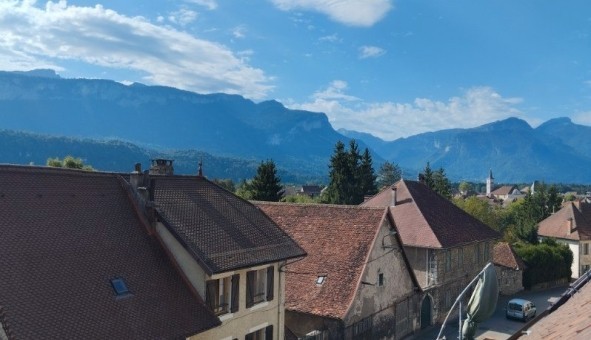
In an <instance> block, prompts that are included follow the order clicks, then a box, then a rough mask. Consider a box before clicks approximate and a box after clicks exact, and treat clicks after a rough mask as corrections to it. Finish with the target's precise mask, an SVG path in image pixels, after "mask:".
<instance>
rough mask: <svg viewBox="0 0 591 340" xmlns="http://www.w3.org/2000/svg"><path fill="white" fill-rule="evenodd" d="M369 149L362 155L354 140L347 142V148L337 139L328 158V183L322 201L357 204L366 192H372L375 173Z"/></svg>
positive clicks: (373, 190)
mask: <svg viewBox="0 0 591 340" xmlns="http://www.w3.org/2000/svg"><path fill="white" fill-rule="evenodd" d="M371 163H372V160H371V155H370V154H369V150H367V149H366V150H365V152H364V154H363V156H361V155H360V154H359V147H358V146H357V143H356V142H355V140H351V142H350V143H349V150H348V151H347V150H345V144H343V142H341V141H339V142H337V144H336V145H335V150H334V153H333V155H332V156H331V158H330V165H329V168H330V173H329V177H330V183H329V184H328V187H327V190H326V193H325V194H324V197H323V202H325V203H332V204H359V203H361V202H363V197H364V195H366V194H374V193H375V192H376V190H375V175H374V170H373V166H372V164H371Z"/></svg>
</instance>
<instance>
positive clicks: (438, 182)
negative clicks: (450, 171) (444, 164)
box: [421, 162, 451, 200]
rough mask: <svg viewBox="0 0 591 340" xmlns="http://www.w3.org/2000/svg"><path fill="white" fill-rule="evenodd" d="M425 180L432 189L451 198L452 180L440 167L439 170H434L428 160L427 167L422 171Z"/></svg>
mask: <svg viewBox="0 0 591 340" xmlns="http://www.w3.org/2000/svg"><path fill="white" fill-rule="evenodd" d="M421 177H422V179H423V182H424V183H425V185H426V186H427V187H429V188H430V189H431V190H433V191H435V192H436V193H438V194H439V195H441V196H443V197H445V198H447V199H448V200H449V199H451V182H450V181H449V179H448V178H447V176H446V175H445V170H443V168H439V170H437V171H435V172H433V170H431V165H430V164H429V162H427V165H426V166H425V169H423V172H422V173H421Z"/></svg>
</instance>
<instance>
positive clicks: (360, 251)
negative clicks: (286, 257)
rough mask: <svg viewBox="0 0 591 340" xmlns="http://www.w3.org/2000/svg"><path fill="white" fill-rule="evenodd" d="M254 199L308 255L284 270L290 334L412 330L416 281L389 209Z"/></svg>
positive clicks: (348, 335) (356, 335)
mask: <svg viewBox="0 0 591 340" xmlns="http://www.w3.org/2000/svg"><path fill="white" fill-rule="evenodd" d="M255 204H256V205H257V207H259V209H260V210H261V211H263V212H264V213H265V214H266V215H267V216H269V217H270V218H272V219H273V220H274V221H275V222H276V223H277V224H278V225H279V226H280V227H281V228H282V229H283V230H284V231H285V232H286V233H287V234H289V236H291V237H292V238H293V239H294V240H295V241H296V242H297V243H298V244H300V245H301V246H302V248H303V249H304V250H305V251H306V253H307V254H308V255H307V256H306V257H305V258H303V259H302V260H297V261H293V262H290V263H288V264H287V266H286V267H285V269H284V271H285V285H286V288H285V291H286V296H285V299H286V301H285V308H286V312H285V324H286V327H287V328H288V334H291V335H293V336H294V337H297V338H302V339H303V338H307V339H378V338H386V339H400V338H402V337H405V336H407V335H409V334H412V333H413V332H414V331H416V330H417V326H418V313H419V311H418V310H417V308H416V306H417V305H418V303H419V297H420V292H419V286H418V283H417V282H416V280H415V278H414V276H413V275H412V274H411V269H410V264H409V262H408V260H407V259H406V256H405V253H404V249H403V247H402V245H401V242H400V235H399V233H398V231H397V230H396V228H395V227H394V224H393V221H392V220H391V215H390V214H389V213H388V209H389V208H374V207H359V206H341V205H325V204H293V203H270V202H256V203H255Z"/></svg>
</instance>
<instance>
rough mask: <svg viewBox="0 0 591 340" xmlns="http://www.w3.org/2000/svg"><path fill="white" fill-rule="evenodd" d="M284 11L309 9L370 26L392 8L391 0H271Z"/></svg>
mask: <svg viewBox="0 0 591 340" xmlns="http://www.w3.org/2000/svg"><path fill="white" fill-rule="evenodd" d="M271 1H272V2H273V4H275V6H277V8H279V9H280V10H283V11H291V10H297V9H301V10H308V11H315V12H319V13H322V14H325V15H328V17H330V18H331V19H332V20H334V21H337V22H340V23H343V24H346V25H351V26H363V27H369V26H372V25H374V24H375V23H377V22H378V21H380V20H382V18H383V17H384V16H385V15H386V13H388V11H390V9H392V3H391V1H390V0H271Z"/></svg>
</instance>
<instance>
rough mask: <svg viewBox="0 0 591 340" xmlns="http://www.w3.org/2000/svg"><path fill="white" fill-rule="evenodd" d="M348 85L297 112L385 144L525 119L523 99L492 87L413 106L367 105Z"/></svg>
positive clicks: (316, 98)
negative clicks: (325, 118) (323, 118)
mask: <svg viewBox="0 0 591 340" xmlns="http://www.w3.org/2000/svg"><path fill="white" fill-rule="evenodd" d="M346 89H347V83H346V82H344V81H334V82H332V83H331V84H330V86H328V88H327V89H325V90H323V91H319V92H317V93H315V94H313V95H312V96H311V101H310V102H307V103H301V104H297V103H290V104H289V103H288V104H287V106H288V107H290V108H293V109H303V110H309V111H314V112H324V113H326V115H327V116H328V119H329V121H330V122H331V124H332V125H333V127H334V128H335V129H339V128H345V129H348V130H355V131H361V132H368V133H371V134H373V135H375V136H378V137H380V138H383V139H385V140H393V139H396V138H400V137H408V136H412V135H415V134H418V133H423V132H428V131H437V130H441V129H450V128H469V127H475V126H479V125H482V124H486V123H490V122H492V121H495V120H499V119H504V118H508V117H521V118H525V117H524V115H523V114H522V112H521V111H520V110H519V109H518V108H516V107H515V106H516V105H517V104H519V103H521V99H520V98H503V97H502V96H501V95H499V94H498V93H497V92H496V91H494V90H493V89H492V88H490V87H474V88H470V89H468V90H466V91H464V93H463V94H462V96H459V97H452V98H450V99H449V100H447V102H443V101H435V100H431V99H426V98H416V99H415V100H414V101H413V102H412V103H394V102H378V103H367V102H364V101H362V100H361V99H359V98H356V97H354V96H350V95H347V94H346V93H345V90H346Z"/></svg>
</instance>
